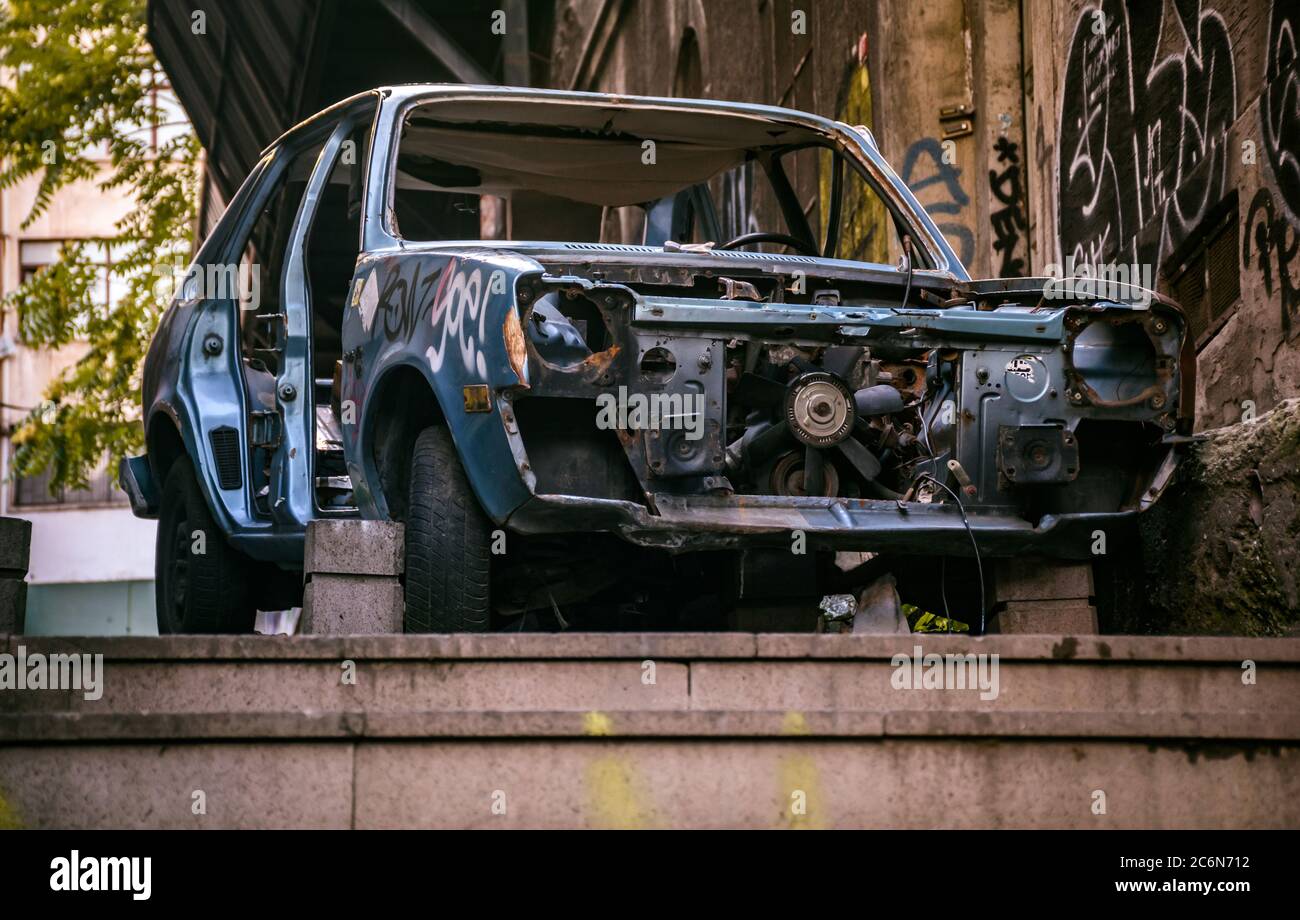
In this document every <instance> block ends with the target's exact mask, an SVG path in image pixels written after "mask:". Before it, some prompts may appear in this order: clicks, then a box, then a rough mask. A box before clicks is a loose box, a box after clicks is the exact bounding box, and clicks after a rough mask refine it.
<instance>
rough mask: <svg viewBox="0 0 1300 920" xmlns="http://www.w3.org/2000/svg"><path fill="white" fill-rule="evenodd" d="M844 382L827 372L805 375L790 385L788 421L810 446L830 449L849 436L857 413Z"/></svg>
mask: <svg viewBox="0 0 1300 920" xmlns="http://www.w3.org/2000/svg"><path fill="white" fill-rule="evenodd" d="M852 406H853V394H852V393H850V392H849V388H848V386H847V385H846V384H845V383H844V381H843V380H841V379H840V378H838V377H836V376H835V375H833V374H828V373H826V372H824V371H813V372H812V373H809V374H803V375H802V376H800V377H798V378H796V379H795V380H794V382H793V383H791V384H790V388H789V390H788V392H787V393H786V398H785V420H786V423H787V424H789V426H790V430H791V431H792V432H793V433H794V436H795V437H796V438H798V439H799V440H800V441H802V442H803V443H805V444H807V445H809V446H811V447H830V446H832V445H834V444H838V443H839V442H840V441H843V440H844V439H845V438H847V437H848V436H849V432H850V431H852V430H853V422H854V420H855V412H854V410H853V408H852Z"/></svg>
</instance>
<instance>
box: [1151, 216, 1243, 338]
mask: <svg viewBox="0 0 1300 920" xmlns="http://www.w3.org/2000/svg"><path fill="white" fill-rule="evenodd" d="M1240 248H1241V247H1240V246H1239V245H1238V227H1237V195H1236V193H1235V192H1234V193H1233V194H1232V195H1230V196H1229V197H1228V198H1227V199H1225V200H1224V202H1223V203H1222V204H1220V205H1219V206H1218V207H1216V208H1215V209H1214V210H1213V211H1212V212H1211V213H1210V214H1209V215H1207V216H1206V218H1205V220H1203V221H1201V223H1200V225H1199V226H1198V227H1197V228H1196V230H1195V231H1194V232H1192V233H1191V234H1190V235H1189V236H1188V237H1187V239H1186V241H1184V242H1183V244H1182V245H1181V246H1179V247H1178V250H1177V251H1176V252H1175V253H1174V256H1173V258H1171V259H1170V260H1169V262H1168V263H1166V269H1165V274H1166V276H1167V277H1168V278H1169V285H1170V288H1171V291H1170V293H1171V294H1172V296H1173V298H1174V300H1176V301H1178V303H1179V305H1180V306H1182V308H1183V312H1184V313H1186V314H1187V324H1188V327H1189V332H1190V334H1191V336H1192V340H1193V341H1194V342H1195V343H1196V347H1197V348H1198V349H1200V348H1202V347H1204V346H1205V344H1206V343H1207V342H1209V340H1210V339H1212V338H1213V337H1214V334H1215V333H1216V332H1218V331H1219V330H1220V329H1222V328H1223V324H1224V323H1226V322H1227V321H1228V318H1229V317H1230V316H1231V315H1232V310H1233V307H1234V306H1235V305H1236V304H1237V302H1238V301H1239V300H1240V298H1241V266H1240V264H1239V263H1238V261H1237V253H1238V251H1239V250H1240Z"/></svg>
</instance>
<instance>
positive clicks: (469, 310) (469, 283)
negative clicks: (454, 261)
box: [425, 268, 487, 378]
mask: <svg viewBox="0 0 1300 920" xmlns="http://www.w3.org/2000/svg"><path fill="white" fill-rule="evenodd" d="M486 319H487V289H486V288H485V287H484V286H483V274H482V272H481V271H480V270H479V269H477V268H476V269H474V270H473V271H472V272H468V273H466V272H464V271H462V270H460V269H459V268H457V269H456V270H455V274H454V275H453V276H452V278H451V281H450V282H448V284H447V286H446V287H445V288H444V289H443V291H442V294H441V296H440V297H439V298H438V303H437V304H436V305H435V306H434V308H433V313H432V314H431V315H430V317H429V320H430V322H431V323H432V324H433V328H434V329H435V335H437V337H438V340H437V342H436V343H435V344H433V345H430V346H429V348H428V349H427V350H426V351H425V356H426V357H428V359H429V367H430V368H432V369H433V371H434V373H437V372H438V371H440V370H441V369H442V365H443V361H444V360H445V358H446V356H447V340H448V338H451V339H453V340H454V341H455V342H456V344H457V345H458V346H459V351H460V356H461V360H462V362H463V363H464V367H465V370H466V371H469V372H477V373H478V376H479V377H480V378H486V377H487V358H486V357H485V356H484V354H483V350H482V345H481V343H482V342H483V338H484V324H485V322H486ZM475 320H477V321H478V329H477V333H476V332H475V328H474V321H475Z"/></svg>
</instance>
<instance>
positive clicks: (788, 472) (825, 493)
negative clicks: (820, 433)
mask: <svg viewBox="0 0 1300 920" xmlns="http://www.w3.org/2000/svg"><path fill="white" fill-rule="evenodd" d="M809 460H811V462H812V463H813V464H814V465H818V466H819V467H820V469H819V470H817V471H813V470H810V469H809V466H808V463H809ZM810 472H816V474H817V475H820V477H821V488H820V489H817V490H814V491H812V492H810V491H809V488H808V487H809V486H815V485H816V482H815V481H813V480H814V479H815V476H809V475H808V474H809V473H810ZM770 480H771V487H772V493H773V494H774V495H809V494H812V495H817V496H820V497H822V498H831V497H833V496H835V495H838V494H839V491H840V476H839V473H838V472H836V470H835V466H834V464H831V463H826V462H825V461H824V458H823V456H822V454H821V452H819V451H816V450H809V451H802V450H792V451H789V452H788V453H786V454H783V455H782V456H781V457H780V459H778V460H777V461H776V463H775V464H773V466H772V474H771V476H770Z"/></svg>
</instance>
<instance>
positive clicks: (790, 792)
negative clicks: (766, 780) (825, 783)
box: [777, 754, 826, 830]
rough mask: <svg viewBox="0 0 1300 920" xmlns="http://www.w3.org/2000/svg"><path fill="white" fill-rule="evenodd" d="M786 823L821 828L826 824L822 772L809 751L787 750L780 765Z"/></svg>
mask: <svg viewBox="0 0 1300 920" xmlns="http://www.w3.org/2000/svg"><path fill="white" fill-rule="evenodd" d="M777 782H778V785H779V787H780V795H781V801H782V802H783V803H784V805H783V809H782V815H781V817H782V823H783V824H784V825H785V826H786V827H788V828H790V829H791V830H817V829H820V828H823V827H825V826H826V816H825V805H824V799H823V797H822V790H821V774H820V772H819V771H818V769H817V764H816V763H815V762H814V761H813V759H812V758H811V757H809V756H808V755H807V754H787V755H785V756H783V757H782V758H781V760H780V762H779V766H778V768H777Z"/></svg>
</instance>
